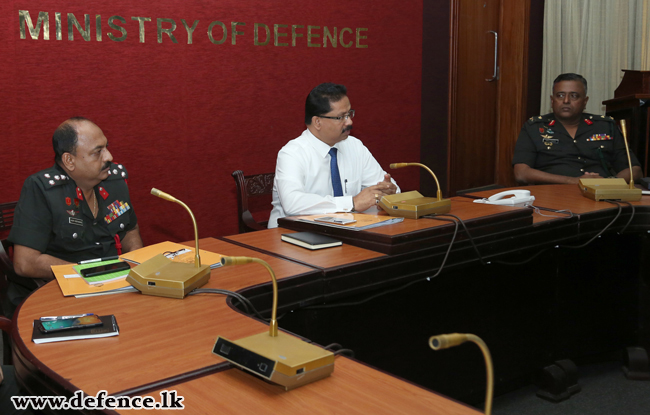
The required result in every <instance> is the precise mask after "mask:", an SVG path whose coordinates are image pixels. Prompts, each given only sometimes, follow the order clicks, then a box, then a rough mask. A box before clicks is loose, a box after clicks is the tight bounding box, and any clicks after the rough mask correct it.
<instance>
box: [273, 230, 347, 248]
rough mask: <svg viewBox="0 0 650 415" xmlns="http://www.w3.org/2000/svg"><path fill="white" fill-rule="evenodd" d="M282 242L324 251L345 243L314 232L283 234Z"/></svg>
mask: <svg viewBox="0 0 650 415" xmlns="http://www.w3.org/2000/svg"><path fill="white" fill-rule="evenodd" d="M282 240H283V241H284V242H289V243H290V244H294V245H298V246H302V247H303V248H307V249H323V248H331V247H333V246H339V245H342V244H343V242H341V241H339V240H338V239H334V238H330V237H329V236H325V235H319V234H317V233H313V232H296V233H283V234H282Z"/></svg>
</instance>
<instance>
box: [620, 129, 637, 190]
mask: <svg viewBox="0 0 650 415" xmlns="http://www.w3.org/2000/svg"><path fill="white" fill-rule="evenodd" d="M621 131H622V132H623V141H624V142H625V153H626V154H627V165H628V166H630V189H634V188H635V187H634V173H632V156H630V147H629V145H628V144H627V126H626V125H625V120H621Z"/></svg>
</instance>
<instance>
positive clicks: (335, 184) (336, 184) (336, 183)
mask: <svg viewBox="0 0 650 415" xmlns="http://www.w3.org/2000/svg"><path fill="white" fill-rule="evenodd" d="M336 151H337V150H336V148H334V147H332V148H330V171H331V177H332V189H334V197H336V196H343V188H342V187H341V175H340V174H339V164H338V162H337V160H336Z"/></svg>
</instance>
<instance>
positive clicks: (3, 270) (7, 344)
mask: <svg viewBox="0 0 650 415" xmlns="http://www.w3.org/2000/svg"><path fill="white" fill-rule="evenodd" d="M0 242H1V243H0V311H1V315H0V330H2V355H3V356H2V364H4V365H10V364H11V361H12V359H11V340H10V334H11V326H12V320H11V318H10V316H11V315H12V314H13V305H12V304H11V302H10V301H9V298H8V296H7V288H8V286H9V274H11V273H13V272H14V266H13V262H12V261H11V258H10V257H9V248H10V247H11V243H10V242H8V241H7V240H6V239H3V240H2V241H0Z"/></svg>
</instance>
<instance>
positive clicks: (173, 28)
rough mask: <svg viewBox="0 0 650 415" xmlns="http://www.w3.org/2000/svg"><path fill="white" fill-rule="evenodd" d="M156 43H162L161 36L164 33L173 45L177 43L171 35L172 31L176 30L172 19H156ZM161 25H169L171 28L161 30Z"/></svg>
mask: <svg viewBox="0 0 650 415" xmlns="http://www.w3.org/2000/svg"><path fill="white" fill-rule="evenodd" d="M157 21H158V43H162V34H163V33H165V34H167V35H168V36H169V38H170V39H171V40H172V42H174V43H178V40H176V37H174V34H173V33H172V32H173V31H174V30H176V22H175V21H174V20H173V19H162V18H158V20H157ZM163 23H170V24H171V27H170V28H167V29H163V27H162V24H163Z"/></svg>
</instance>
